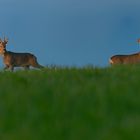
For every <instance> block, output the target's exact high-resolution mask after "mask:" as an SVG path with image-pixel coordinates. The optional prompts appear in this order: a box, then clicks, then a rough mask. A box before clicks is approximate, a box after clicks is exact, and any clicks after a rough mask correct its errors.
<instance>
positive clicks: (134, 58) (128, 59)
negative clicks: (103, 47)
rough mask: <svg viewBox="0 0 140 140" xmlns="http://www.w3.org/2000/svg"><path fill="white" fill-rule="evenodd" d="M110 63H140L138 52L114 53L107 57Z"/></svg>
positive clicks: (139, 53)
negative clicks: (127, 53)
mask: <svg viewBox="0 0 140 140" xmlns="http://www.w3.org/2000/svg"><path fill="white" fill-rule="evenodd" d="M109 62H110V64H111V65H116V64H140V52H138V53H134V54H129V55H114V56H112V57H111V58H110V59H109Z"/></svg>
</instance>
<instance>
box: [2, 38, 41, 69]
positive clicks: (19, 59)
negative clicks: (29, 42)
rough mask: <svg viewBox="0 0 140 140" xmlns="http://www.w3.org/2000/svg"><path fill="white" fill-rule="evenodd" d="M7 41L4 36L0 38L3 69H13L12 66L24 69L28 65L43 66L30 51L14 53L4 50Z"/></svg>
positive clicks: (27, 67)
mask: <svg viewBox="0 0 140 140" xmlns="http://www.w3.org/2000/svg"><path fill="white" fill-rule="evenodd" d="M7 43H8V39H6V38H4V40H3V41H2V39H0V55H2V56H3V62H4V64H5V68H4V69H5V70H6V69H10V70H11V71H13V70H14V67H24V68H25V69H29V67H30V66H32V67H35V68H43V66H41V65H40V64H38V62H37V58H36V57H35V56H34V55H33V54H31V53H15V52H11V51H7V50H6V45H7Z"/></svg>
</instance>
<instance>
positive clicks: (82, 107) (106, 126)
mask: <svg viewBox="0 0 140 140" xmlns="http://www.w3.org/2000/svg"><path fill="white" fill-rule="evenodd" d="M139 131H140V66H117V67H109V68H93V67H85V68H79V69H78V68H59V67H56V68H48V69H47V68H46V69H44V70H31V71H16V72H3V71H1V72H0V140H138V139H139V138H140V132H139Z"/></svg>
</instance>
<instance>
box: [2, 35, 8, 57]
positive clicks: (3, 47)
mask: <svg viewBox="0 0 140 140" xmlns="http://www.w3.org/2000/svg"><path fill="white" fill-rule="evenodd" d="M7 43H8V39H6V38H5V37H4V41H2V39H1V38H0V54H1V55H3V54H4V53H5V51H6V45H7Z"/></svg>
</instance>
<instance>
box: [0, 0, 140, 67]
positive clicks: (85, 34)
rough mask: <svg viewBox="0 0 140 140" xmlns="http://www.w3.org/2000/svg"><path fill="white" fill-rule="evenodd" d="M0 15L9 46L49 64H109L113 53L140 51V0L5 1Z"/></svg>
mask: <svg viewBox="0 0 140 140" xmlns="http://www.w3.org/2000/svg"><path fill="white" fill-rule="evenodd" d="M0 16H1V20H0V38H4V36H5V37H7V38H8V39H9V42H8V44H7V50H9V51H13V52H30V53H33V54H35V55H36V56H37V58H38V62H39V63H40V64H42V65H45V66H47V65H62V66H77V67H79V66H80V67H81V66H86V65H93V66H97V67H106V66H109V63H108V60H109V58H110V57H111V56H112V55H115V54H131V53H135V52H138V51H139V50H140V47H139V45H138V43H137V39H138V38H140V1H139V0H1V7H0ZM3 66H4V64H3V61H2V57H0V67H3Z"/></svg>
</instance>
